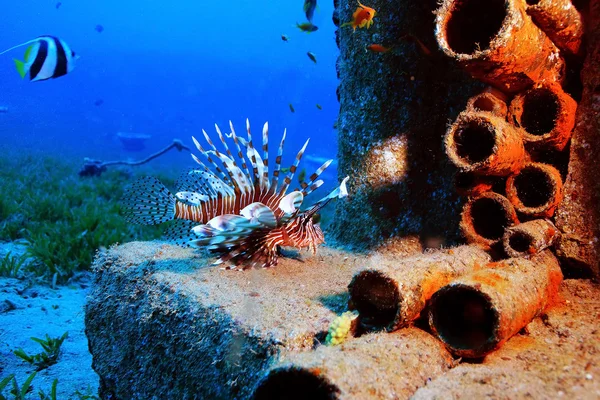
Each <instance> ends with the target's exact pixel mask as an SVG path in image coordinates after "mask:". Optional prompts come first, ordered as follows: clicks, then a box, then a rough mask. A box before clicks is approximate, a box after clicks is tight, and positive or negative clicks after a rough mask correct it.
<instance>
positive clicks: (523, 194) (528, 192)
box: [514, 167, 554, 208]
mask: <svg viewBox="0 0 600 400" xmlns="http://www.w3.org/2000/svg"><path fill="white" fill-rule="evenodd" d="M514 185H515V190H516V194H517V197H518V198H519V200H520V201H521V203H523V205H524V206H525V207H532V208H535V207H541V206H543V205H545V204H547V203H548V202H550V201H551V200H552V196H553V194H554V184H553V182H552V179H551V178H550V176H549V175H548V174H547V173H546V172H545V171H542V170H540V169H537V168H535V167H525V168H523V170H522V171H521V172H520V173H519V175H517V176H516V177H515V183H514Z"/></svg>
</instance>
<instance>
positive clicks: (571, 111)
mask: <svg viewBox="0 0 600 400" xmlns="http://www.w3.org/2000/svg"><path fill="white" fill-rule="evenodd" d="M576 109H577V103H576V102H575V100H573V99H572V98H571V97H570V96H569V95H568V94H566V93H565V92H564V91H563V90H562V88H561V87H560V85H559V84H556V83H554V84H544V85H540V86H538V87H535V88H533V89H529V90H527V91H526V92H524V93H520V94H518V95H517V96H515V98H514V99H513V101H512V102H511V103H510V109H509V116H508V120H509V121H510V122H511V123H513V124H515V125H516V126H520V127H521V128H522V129H521V133H522V135H523V141H524V142H525V145H526V146H527V145H530V146H531V147H533V148H534V149H535V148H548V147H550V148H553V149H556V150H559V151H560V150H563V149H564V148H565V146H566V145H567V143H568V142H569V139H570V138H571V132H572V131H573V126H574V125H575V110H576Z"/></svg>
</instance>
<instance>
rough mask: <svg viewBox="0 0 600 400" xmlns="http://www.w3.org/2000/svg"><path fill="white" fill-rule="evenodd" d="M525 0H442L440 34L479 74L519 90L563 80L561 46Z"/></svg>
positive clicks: (446, 47)
mask: <svg viewBox="0 0 600 400" xmlns="http://www.w3.org/2000/svg"><path fill="white" fill-rule="evenodd" d="M525 6H526V4H525V0H486V1H481V0H443V1H442V4H441V6H440V8H439V9H438V10H437V12H436V13H437V17H436V38H437V42H438V44H439V46H440V48H441V49H442V51H443V52H444V53H445V54H446V55H447V56H449V57H451V58H453V59H454V60H455V61H456V62H457V63H458V64H459V65H460V66H461V67H462V68H464V69H465V70H466V71H467V72H469V73H470V74H471V75H472V76H473V77H474V78H476V79H479V80H481V81H483V82H486V83H488V84H490V85H492V86H494V87H496V88H498V89H500V90H502V91H504V92H507V93H517V92H519V91H521V90H524V89H527V88H529V87H531V86H533V84H534V83H536V82H544V81H548V82H554V81H560V80H562V76H563V70H564V61H563V60H562V58H561V56H560V54H559V51H558V48H557V47H556V46H555V45H554V44H553V43H552V41H551V40H550V39H549V38H548V37H547V36H546V35H545V34H544V32H542V31H541V30H540V29H539V28H538V27H537V26H536V25H535V24H534V23H533V21H531V19H530V18H529V17H528V16H527V14H526V13H525Z"/></svg>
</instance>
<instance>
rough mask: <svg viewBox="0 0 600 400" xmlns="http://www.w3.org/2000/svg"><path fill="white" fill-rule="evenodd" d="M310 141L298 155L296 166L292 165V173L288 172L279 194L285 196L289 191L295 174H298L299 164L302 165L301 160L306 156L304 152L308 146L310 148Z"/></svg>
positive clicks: (295, 161)
mask: <svg viewBox="0 0 600 400" xmlns="http://www.w3.org/2000/svg"><path fill="white" fill-rule="evenodd" d="M309 141H310V139H307V140H306V142H305V143H304V146H302V148H301V149H300V151H299V152H298V154H296V159H295V160H294V164H292V166H291V167H290V172H288V174H287V176H286V177H285V179H284V180H283V185H281V189H280V190H279V194H284V193H285V191H286V190H287V188H288V186H289V185H290V182H291V181H292V178H293V177H294V173H295V172H296V169H297V168H298V164H300V160H301V159H302V155H303V154H304V151H305V150H306V146H308V142H309Z"/></svg>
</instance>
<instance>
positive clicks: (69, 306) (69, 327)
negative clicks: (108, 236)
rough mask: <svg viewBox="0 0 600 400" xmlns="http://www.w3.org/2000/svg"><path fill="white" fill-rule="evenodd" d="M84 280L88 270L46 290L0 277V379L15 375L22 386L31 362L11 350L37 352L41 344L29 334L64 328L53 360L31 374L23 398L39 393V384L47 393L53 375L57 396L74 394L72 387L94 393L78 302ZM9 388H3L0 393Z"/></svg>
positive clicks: (51, 333)
mask: <svg viewBox="0 0 600 400" xmlns="http://www.w3.org/2000/svg"><path fill="white" fill-rule="evenodd" d="M90 282H91V275H90V274H82V275H80V276H78V279H76V281H75V282H72V283H71V284H70V285H68V286H59V287H57V288H56V289H52V288H50V287H48V286H41V285H30V284H29V283H27V281H25V280H18V279H12V278H0V379H2V378H4V377H5V376H8V375H10V374H15V376H16V378H17V382H18V383H19V385H22V383H23V382H25V380H26V379H27V377H28V376H29V375H30V374H31V373H32V372H34V371H35V367H33V366H31V365H30V364H28V363H26V362H25V361H23V360H21V359H20V358H18V357H17V356H15V355H14V354H13V350H15V349H18V348H22V349H23V350H25V352H26V353H27V354H30V355H32V354H36V353H40V352H41V351H42V348H41V346H40V345H39V344H38V343H36V342H34V341H33V340H31V339H30V338H31V337H37V338H44V337H45V335H46V334H48V335H49V336H50V337H60V336H62V335H63V334H64V333H65V332H69V336H68V337H67V339H66V340H65V341H64V343H63V344H62V346H61V355H60V357H59V359H58V362H57V363H56V364H54V365H52V366H50V367H48V368H47V369H44V370H42V371H40V372H38V373H37V375H36V377H35V378H34V379H33V382H32V386H33V391H32V392H31V394H30V396H29V397H30V398H39V396H38V391H39V390H40V389H41V390H43V391H44V392H45V393H49V392H50V389H51V387H52V382H53V381H54V379H58V385H57V398H58V399H71V398H74V399H77V398H78V396H77V395H76V394H75V393H76V392H77V391H78V392H79V393H81V394H86V395H97V392H98V375H96V373H95V372H94V371H93V370H92V355H91V354H90V353H89V351H88V341H87V337H86V336H85V331H84V329H85V326H84V310H83V307H84V305H85V298H86V295H87V293H88V290H89V285H90ZM10 387H12V384H9V388H10ZM9 388H6V389H5V390H4V394H5V395H6V394H7V393H8V392H9V390H10V389H9Z"/></svg>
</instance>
